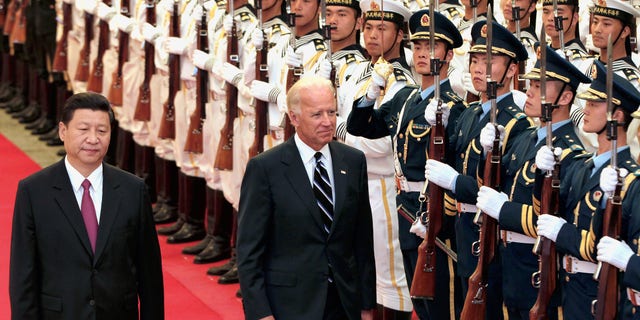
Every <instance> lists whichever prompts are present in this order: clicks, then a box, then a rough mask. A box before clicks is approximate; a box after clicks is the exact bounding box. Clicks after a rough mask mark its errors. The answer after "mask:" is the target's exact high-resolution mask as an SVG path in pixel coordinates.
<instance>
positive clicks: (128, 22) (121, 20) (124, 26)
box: [109, 14, 135, 33]
mask: <svg viewBox="0 0 640 320" xmlns="http://www.w3.org/2000/svg"><path fill="white" fill-rule="evenodd" d="M134 26H135V23H134V21H133V19H131V18H128V17H125V16H123V15H121V14H116V15H115V16H113V18H111V21H109V28H111V29H116V28H117V29H119V30H120V31H122V32H124V33H131V31H132V30H133V27H134Z"/></svg>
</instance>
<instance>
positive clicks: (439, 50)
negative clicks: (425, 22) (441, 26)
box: [413, 40, 452, 75]
mask: <svg viewBox="0 0 640 320" xmlns="http://www.w3.org/2000/svg"><path fill="white" fill-rule="evenodd" d="M434 43H435V45H434V52H435V56H436V57H438V58H439V59H440V60H441V61H449V60H450V59H451V57H450V56H451V55H452V53H451V51H447V46H446V45H445V44H444V43H442V42H441V41H435V42H434ZM447 53H449V54H447ZM445 55H446V56H445ZM413 63H414V65H415V68H416V72H417V73H418V74H421V75H429V74H431V46H430V45H429V40H415V41H413Z"/></svg>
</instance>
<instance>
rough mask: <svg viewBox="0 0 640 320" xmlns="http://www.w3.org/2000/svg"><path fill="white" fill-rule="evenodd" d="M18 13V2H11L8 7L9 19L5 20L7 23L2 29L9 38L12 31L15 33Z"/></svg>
mask: <svg viewBox="0 0 640 320" xmlns="http://www.w3.org/2000/svg"><path fill="white" fill-rule="evenodd" d="M17 11H18V4H17V1H11V2H9V5H8V6H7V19H6V20H5V23H4V26H3V29H2V33H3V34H4V35H5V36H7V37H8V36H10V35H11V31H13V26H14V25H15V23H16V14H17Z"/></svg>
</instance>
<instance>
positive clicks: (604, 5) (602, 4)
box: [596, 0, 607, 7]
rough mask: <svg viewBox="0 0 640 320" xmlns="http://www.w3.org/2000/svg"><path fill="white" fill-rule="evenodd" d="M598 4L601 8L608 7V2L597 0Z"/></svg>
mask: <svg viewBox="0 0 640 320" xmlns="http://www.w3.org/2000/svg"><path fill="white" fill-rule="evenodd" d="M596 4H597V5H599V6H601V7H606V6H607V0H596Z"/></svg>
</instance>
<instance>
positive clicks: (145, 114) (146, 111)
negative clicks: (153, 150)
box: [133, 1, 156, 121]
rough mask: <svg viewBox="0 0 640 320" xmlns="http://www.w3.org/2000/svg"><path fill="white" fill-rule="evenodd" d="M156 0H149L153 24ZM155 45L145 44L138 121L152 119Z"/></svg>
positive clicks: (134, 117) (136, 118)
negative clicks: (151, 83) (152, 80)
mask: <svg viewBox="0 0 640 320" xmlns="http://www.w3.org/2000/svg"><path fill="white" fill-rule="evenodd" d="M154 3H155V2H154V1H147V3H146V6H147V8H146V9H145V10H146V13H147V22H148V23H149V24H151V25H152V26H155V24H156V7H155V4H154ZM155 54H156V53H155V47H154V46H153V43H150V42H145V44H144V80H142V84H141V85H140V94H139V95H138V101H137V103H136V110H135V112H134V114H133V119H134V120H137V121H150V120H151V88H150V86H149V83H150V82H151V77H152V76H153V74H154V73H156V65H155Z"/></svg>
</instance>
